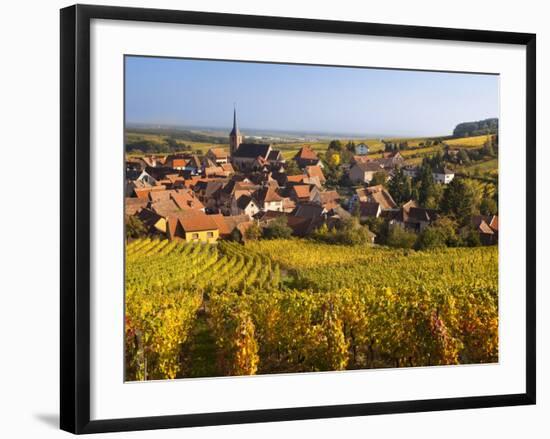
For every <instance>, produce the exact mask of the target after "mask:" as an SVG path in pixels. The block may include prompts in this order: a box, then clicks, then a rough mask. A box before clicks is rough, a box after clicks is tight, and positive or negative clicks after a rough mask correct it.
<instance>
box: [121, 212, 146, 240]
mask: <svg viewBox="0 0 550 439" xmlns="http://www.w3.org/2000/svg"><path fill="white" fill-rule="evenodd" d="M146 234H147V228H146V227H145V224H143V221H141V220H140V219H139V218H138V217H137V216H135V215H132V216H129V217H128V219H127V220H126V239H127V240H128V239H137V238H140V237H143V236H145V235H146Z"/></svg>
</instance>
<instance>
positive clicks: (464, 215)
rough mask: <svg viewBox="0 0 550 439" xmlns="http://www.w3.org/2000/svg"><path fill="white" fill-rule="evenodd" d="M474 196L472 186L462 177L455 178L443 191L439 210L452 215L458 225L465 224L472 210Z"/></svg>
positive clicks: (468, 221)
mask: <svg viewBox="0 0 550 439" xmlns="http://www.w3.org/2000/svg"><path fill="white" fill-rule="evenodd" d="M474 198H475V197H474V193H473V191H472V188H471V187H470V186H469V185H468V184H466V182H465V181H464V180H463V179H461V178H455V179H453V181H451V183H450V184H448V185H447V188H446V189H445V192H444V193H443V199H442V201H441V210H442V211H443V213H445V214H447V215H450V216H452V217H453V218H454V219H455V220H456V221H457V223H458V225H459V226H466V225H468V224H470V221H471V218H472V214H473V212H474Z"/></svg>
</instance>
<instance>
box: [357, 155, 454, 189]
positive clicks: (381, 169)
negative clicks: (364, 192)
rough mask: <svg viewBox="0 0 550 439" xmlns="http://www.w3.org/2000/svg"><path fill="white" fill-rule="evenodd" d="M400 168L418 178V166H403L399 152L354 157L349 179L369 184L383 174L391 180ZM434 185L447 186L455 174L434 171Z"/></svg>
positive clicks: (403, 161)
mask: <svg viewBox="0 0 550 439" xmlns="http://www.w3.org/2000/svg"><path fill="white" fill-rule="evenodd" d="M397 168H401V169H402V170H403V173H404V174H405V175H406V176H408V177H411V178H415V177H417V176H418V173H419V172H420V168H419V167H418V166H412V165H408V166H405V159H404V158H403V156H402V155H401V153H400V152H399V151H394V152H389V153H384V154H383V155H382V157H380V158H371V157H370V156H366V155H355V156H354V157H353V159H352V162H351V167H350V169H349V178H350V180H351V181H352V182H354V183H370V182H371V181H372V179H373V178H374V176H375V174H377V173H383V174H385V175H386V176H387V178H391V177H392V175H393V173H394V171H395V170H396V169H397ZM432 176H433V179H434V181H435V182H436V183H441V184H449V183H450V182H451V181H453V179H454V177H455V174H454V172H453V171H451V170H450V169H447V168H441V169H434V170H433V172H432Z"/></svg>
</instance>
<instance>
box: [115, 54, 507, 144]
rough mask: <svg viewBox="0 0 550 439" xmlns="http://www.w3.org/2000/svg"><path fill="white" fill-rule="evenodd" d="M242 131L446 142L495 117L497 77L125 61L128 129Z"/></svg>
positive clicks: (160, 60)
mask: <svg viewBox="0 0 550 439" xmlns="http://www.w3.org/2000/svg"><path fill="white" fill-rule="evenodd" d="M233 103H235V104H236V106H237V113H238V119H239V126H240V128H241V130H242V131H244V132H245V134H246V129H247V128H249V129H269V130H280V131H310V132H327V133H349V134H358V135H359V134H361V135H363V134H364V135H368V134H380V135H390V134H396V135H445V134H450V133H451V132H452V130H453V128H454V126H455V125H456V124H458V123H460V122H466V121H473V120H479V119H484V118H488V117H498V108H499V100H498V76H493V75H474V74H460V73H439V72H414V71H405V70H384V69H364V68H347V67H318V66H297V65H281V64H259V63H245V62H225V61H198V60H184V59H165V58H141V57H127V58H126V121H127V123H152V124H168V125H182V126H205V127H227V129H228V130H229V129H230V127H231V124H232V117H233V114H232V113H233Z"/></svg>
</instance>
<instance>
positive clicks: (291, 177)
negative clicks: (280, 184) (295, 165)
mask: <svg viewBox="0 0 550 439" xmlns="http://www.w3.org/2000/svg"><path fill="white" fill-rule="evenodd" d="M304 178H305V175H302V174H299V175H289V176H287V177H286V180H287V181H288V182H290V183H302V182H303V181H304Z"/></svg>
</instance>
